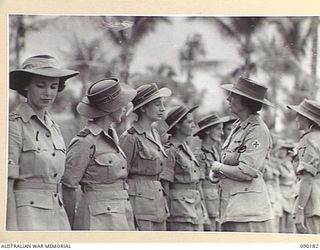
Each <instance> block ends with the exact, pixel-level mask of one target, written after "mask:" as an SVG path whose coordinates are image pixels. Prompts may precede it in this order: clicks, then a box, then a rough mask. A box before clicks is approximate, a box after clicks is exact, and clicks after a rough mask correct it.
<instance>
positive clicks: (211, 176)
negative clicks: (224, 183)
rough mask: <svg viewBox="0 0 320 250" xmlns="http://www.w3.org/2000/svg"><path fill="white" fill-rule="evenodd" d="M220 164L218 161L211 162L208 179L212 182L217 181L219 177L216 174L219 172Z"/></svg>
mask: <svg viewBox="0 0 320 250" xmlns="http://www.w3.org/2000/svg"><path fill="white" fill-rule="evenodd" d="M221 166H222V164H221V163H220V162H218V161H215V162H213V164H212V166H211V169H210V172H209V180H210V181H211V182H213V183H217V182H219V177H218V176H217V174H218V173H219V172H220V168H221Z"/></svg>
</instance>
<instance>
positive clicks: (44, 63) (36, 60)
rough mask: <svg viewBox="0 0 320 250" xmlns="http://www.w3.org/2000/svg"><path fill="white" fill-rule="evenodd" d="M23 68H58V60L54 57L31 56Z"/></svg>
mask: <svg viewBox="0 0 320 250" xmlns="http://www.w3.org/2000/svg"><path fill="white" fill-rule="evenodd" d="M22 68H23V69H39V68H58V65H57V61H56V60H55V58H53V57H46V58H44V57H31V58H29V59H27V60H26V61H25V62H24V63H23V65H22Z"/></svg>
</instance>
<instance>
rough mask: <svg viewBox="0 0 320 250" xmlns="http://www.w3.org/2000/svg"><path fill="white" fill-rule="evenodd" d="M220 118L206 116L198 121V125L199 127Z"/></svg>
mask: <svg viewBox="0 0 320 250" xmlns="http://www.w3.org/2000/svg"><path fill="white" fill-rule="evenodd" d="M219 119H220V118H219V117H218V116H211V117H208V118H206V119H204V120H202V121H199V123H198V125H199V127H203V126H206V125H207V124H209V123H213V122H216V121H218V120H219Z"/></svg>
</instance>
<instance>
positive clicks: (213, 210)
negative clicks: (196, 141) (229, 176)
mask: <svg viewBox="0 0 320 250" xmlns="http://www.w3.org/2000/svg"><path fill="white" fill-rule="evenodd" d="M196 158H197V160H198V162H199V165H200V169H201V175H203V178H201V179H204V181H203V183H202V189H203V196H204V200H205V205H206V209H207V212H208V215H209V217H210V218H216V217H218V216H219V210H220V209H219V184H218V183H212V182H211V181H210V180H209V173H210V169H211V166H212V164H213V162H214V161H220V155H219V152H218V150H217V149H215V148H214V147H211V148H208V147H205V146H203V145H202V147H201V149H200V152H198V153H197V154H196ZM216 178H217V179H218V176H217V177H216Z"/></svg>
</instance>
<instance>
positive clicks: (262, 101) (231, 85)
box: [221, 84, 273, 107]
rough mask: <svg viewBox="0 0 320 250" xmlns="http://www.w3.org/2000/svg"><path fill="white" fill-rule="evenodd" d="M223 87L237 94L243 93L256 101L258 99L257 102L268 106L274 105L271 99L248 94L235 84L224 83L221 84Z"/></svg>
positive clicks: (242, 94)
mask: <svg viewBox="0 0 320 250" xmlns="http://www.w3.org/2000/svg"><path fill="white" fill-rule="evenodd" d="M221 88H223V89H225V90H227V91H230V92H232V93H235V94H237V95H241V96H244V97H247V98H249V99H251V100H254V101H257V102H260V103H263V104H266V105H268V106H271V107H273V104H272V103H271V102H270V101H268V100H267V99H266V98H264V99H263V100H261V99H258V98H255V97H253V96H250V95H247V94H246V93H244V92H242V91H240V90H239V89H235V88H234V86H233V84H224V85H221Z"/></svg>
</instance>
